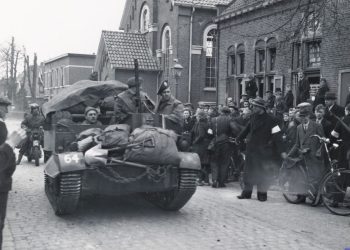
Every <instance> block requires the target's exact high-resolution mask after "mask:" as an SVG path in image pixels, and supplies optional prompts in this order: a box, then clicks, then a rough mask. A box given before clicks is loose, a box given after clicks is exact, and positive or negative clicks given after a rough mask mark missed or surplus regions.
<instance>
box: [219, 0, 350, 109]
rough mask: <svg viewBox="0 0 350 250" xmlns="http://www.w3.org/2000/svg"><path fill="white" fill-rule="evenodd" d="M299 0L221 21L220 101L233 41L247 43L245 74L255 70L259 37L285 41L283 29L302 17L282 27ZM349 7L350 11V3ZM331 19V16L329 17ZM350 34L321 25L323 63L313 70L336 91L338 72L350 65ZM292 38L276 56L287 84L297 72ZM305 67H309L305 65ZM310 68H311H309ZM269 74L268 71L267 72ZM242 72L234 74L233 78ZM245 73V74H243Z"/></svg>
mask: <svg viewBox="0 0 350 250" xmlns="http://www.w3.org/2000/svg"><path fill="white" fill-rule="evenodd" d="M296 2H297V1H282V2H280V3H277V4H275V5H273V6H269V7H267V8H262V9H259V10H256V11H252V12H248V13H246V14H243V15H241V16H238V17H235V18H231V19H229V20H227V21H221V22H219V26H220V55H219V56H220V63H219V102H220V103H224V102H225V98H226V97H227V93H226V88H227V86H226V85H227V75H228V72H227V62H228V60H227V49H228V48H229V47H230V46H231V45H237V44H239V43H244V44H245V48H246V49H245V53H246V56H245V57H246V61H245V68H246V71H245V72H244V73H245V74H246V75H248V74H251V73H255V72H254V68H255V47H254V45H255V44H256V41H257V40H258V39H262V40H267V39H268V38H270V37H275V38H277V40H278V41H279V42H282V41H285V39H286V36H285V35H286V34H288V33H287V32H285V31H284V30H288V29H289V31H293V30H295V26H296V24H297V22H298V21H299V20H300V19H298V18H301V13H298V15H297V16H296V17H298V18H294V19H293V22H290V23H289V24H288V25H287V26H285V28H284V30H283V29H278V30H276V31H275V32H271V31H273V30H274V29H275V28H277V27H280V26H281V24H283V23H285V22H287V21H288V18H289V17H290V16H291V14H292V13H293V12H294V11H295V7H296V5H295V4H296ZM345 7H346V8H347V13H349V12H348V10H349V6H345ZM327 20H330V19H326V21H327ZM343 23H344V24H346V23H350V19H347V20H345V21H343ZM349 38H350V33H349V31H347V32H343V33H342V34H341V35H339V34H335V31H334V29H332V28H330V27H328V28H327V25H326V26H324V25H323V27H322V36H321V67H320V68H319V69H316V70H314V72H316V74H318V75H319V76H322V77H325V78H326V80H327V81H328V83H329V84H330V88H331V91H333V92H337V88H338V86H337V82H338V72H339V70H340V69H346V68H348V69H349V68H350V48H349V46H348V45H347V41H348V40H349ZM292 47H293V46H292V41H291V40H289V41H285V42H283V43H280V44H279V46H277V58H276V75H282V76H283V78H284V86H285V85H286V84H290V83H292V73H293V72H294V73H295V72H296V70H297V69H296V68H295V67H292V60H293V59H292V53H293V49H292ZM304 70H306V72H307V70H309V69H305V66H304ZM310 72H311V70H310ZM264 76H266V74H265V75H264ZM238 77H240V76H234V77H233V79H235V78H238ZM241 77H244V75H241ZM237 84H238V83H237V80H233V85H235V86H231V87H233V88H234V92H233V93H234V98H235V100H236V101H237V100H238V98H239V96H238V93H237Z"/></svg>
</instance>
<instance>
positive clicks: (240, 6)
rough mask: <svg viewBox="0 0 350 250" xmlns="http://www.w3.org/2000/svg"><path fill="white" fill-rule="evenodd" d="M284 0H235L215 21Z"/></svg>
mask: <svg viewBox="0 0 350 250" xmlns="http://www.w3.org/2000/svg"><path fill="white" fill-rule="evenodd" d="M281 1H284V0H236V1H234V2H232V3H231V4H230V5H229V6H228V7H227V8H226V9H225V10H224V11H223V12H222V13H221V14H220V16H218V17H217V18H216V19H215V21H216V22H218V21H222V20H226V19H230V18H233V17H236V16H239V15H242V14H245V13H248V12H251V11H254V10H257V9H260V8H264V7H268V6H270V5H273V4H276V3H278V2H281Z"/></svg>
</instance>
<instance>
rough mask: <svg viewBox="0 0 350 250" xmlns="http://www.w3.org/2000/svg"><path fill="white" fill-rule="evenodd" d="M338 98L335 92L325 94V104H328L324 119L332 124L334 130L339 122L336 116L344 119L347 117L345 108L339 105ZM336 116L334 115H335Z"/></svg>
mask: <svg viewBox="0 0 350 250" xmlns="http://www.w3.org/2000/svg"><path fill="white" fill-rule="evenodd" d="M336 101H337V96H336V95H335V93H333V92H327V93H326V94H325V103H326V113H325V115H324V118H325V119H326V120H328V121H329V122H330V123H331V124H332V129H334V128H335V125H336V124H337V122H338V120H337V118H335V117H334V115H336V116H338V117H339V118H342V117H343V116H344V115H345V112H344V108H343V107H341V106H339V105H338V104H337V103H336ZM333 114H334V115H333Z"/></svg>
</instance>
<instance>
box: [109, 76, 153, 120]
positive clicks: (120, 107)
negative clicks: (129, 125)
mask: <svg viewBox="0 0 350 250" xmlns="http://www.w3.org/2000/svg"><path fill="white" fill-rule="evenodd" d="M142 82H143V80H142V78H139V83H140V84H141V83H142ZM127 84H128V86H129V89H127V90H125V91H123V92H121V93H120V94H119V95H118V96H117V98H116V100H115V104H114V115H113V117H112V120H111V124H113V123H122V122H124V121H125V120H126V119H127V118H128V116H129V114H131V113H136V112H137V96H136V92H134V90H132V89H131V88H133V87H136V81H135V77H132V78H129V79H128V81H127ZM140 98H141V100H140V104H141V107H140V110H139V111H140V113H150V112H153V109H154V105H153V102H152V101H151V99H150V98H149V97H148V96H147V94H146V93H144V92H142V91H140Z"/></svg>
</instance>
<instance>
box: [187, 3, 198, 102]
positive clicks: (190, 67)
mask: <svg viewBox="0 0 350 250" xmlns="http://www.w3.org/2000/svg"><path fill="white" fill-rule="evenodd" d="M195 11H196V8H195V7H192V12H191V20H190V55H189V62H188V98H187V102H189V103H190V102H191V91H192V39H193V32H192V30H193V13H194V12H195Z"/></svg>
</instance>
